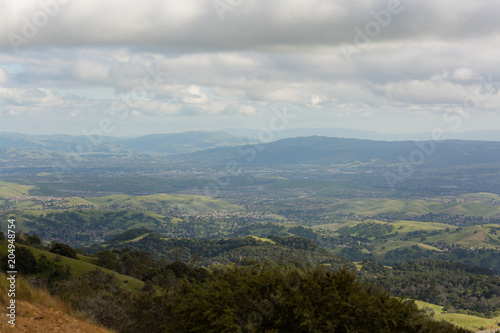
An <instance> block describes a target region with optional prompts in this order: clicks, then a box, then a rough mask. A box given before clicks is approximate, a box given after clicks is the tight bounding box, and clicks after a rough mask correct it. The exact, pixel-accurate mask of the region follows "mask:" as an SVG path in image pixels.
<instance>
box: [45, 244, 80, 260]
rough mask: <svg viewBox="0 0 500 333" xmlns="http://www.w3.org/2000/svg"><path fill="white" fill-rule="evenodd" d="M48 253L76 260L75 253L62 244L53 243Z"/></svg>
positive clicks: (69, 247)
mask: <svg viewBox="0 0 500 333" xmlns="http://www.w3.org/2000/svg"><path fill="white" fill-rule="evenodd" d="M50 252H52V253H55V254H59V255H62V256H65V257H69V258H73V259H78V257H77V256H76V251H75V250H74V249H73V248H72V247H71V246H69V245H66V244H63V243H57V242H56V243H55V244H54V245H53V246H52V248H51V249H50Z"/></svg>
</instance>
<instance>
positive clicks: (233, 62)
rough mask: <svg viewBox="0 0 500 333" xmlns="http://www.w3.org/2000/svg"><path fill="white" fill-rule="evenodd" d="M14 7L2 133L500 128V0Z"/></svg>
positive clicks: (235, 0) (7, 34)
mask: <svg viewBox="0 0 500 333" xmlns="http://www.w3.org/2000/svg"><path fill="white" fill-rule="evenodd" d="M0 6H1V8H2V10H1V12H0V131H7V132H19V133H28V134H72V135H81V134H84V133H92V132H96V131H101V132H102V133H104V134H106V135H111V136H138V135H144V134H150V133H171V132H182V131H190V130H210V131H214V130H220V129H224V128H240V127H245V128H253V129H261V130H262V129H271V130H273V131H274V130H275V131H278V130H280V129H282V128H285V127H286V128H301V127H310V128H325V127H334V128H337V127H338V128H352V129H358V130H370V131H377V132H382V133H416V132H432V131H435V130H444V131H447V132H464V131H472V130H496V129H498V124H499V123H500V122H499V120H500V112H499V111H500V93H498V90H499V88H500V20H498V13H500V1H496V0H477V1H470V0H439V1H436V0H418V1H417V0H400V1H398V0H373V1H369V0H359V1H353V0H185V1H175V0H141V1H138V0H137V1H127V0H99V1H97V0H85V1H76V0H36V1H30V0H23V1H19V0H1V1H0ZM279 115H281V116H282V117H281V118H279V117H278V116H279ZM283 115H285V118H286V121H283ZM276 117H278V119H279V120H281V122H279V121H278V122H277V121H276V119H277V118H276ZM278 123H279V125H277V124H278Z"/></svg>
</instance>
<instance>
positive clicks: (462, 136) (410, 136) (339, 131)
mask: <svg viewBox="0 0 500 333" xmlns="http://www.w3.org/2000/svg"><path fill="white" fill-rule="evenodd" d="M221 131H222V132H226V133H228V134H231V135H235V136H244V137H248V138H253V139H257V138H258V135H259V132H260V130H257V129H248V128H228V129H223V130H221ZM273 134H274V139H275V140H280V139H288V138H296V137H308V136H326V137H331V138H347V139H363V140H379V141H406V140H430V139H431V138H432V135H431V133H407V134H387V133H379V132H373V131H362V130H354V129H346V128H294V129H284V130H282V131H275V132H274V133H273ZM447 138H448V139H450V140H480V141H500V131H470V132H462V133H447Z"/></svg>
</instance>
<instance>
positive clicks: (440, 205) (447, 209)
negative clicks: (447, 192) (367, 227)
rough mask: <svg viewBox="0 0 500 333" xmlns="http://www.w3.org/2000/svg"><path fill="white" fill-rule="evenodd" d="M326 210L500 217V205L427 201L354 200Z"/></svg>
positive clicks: (360, 212)
mask: <svg viewBox="0 0 500 333" xmlns="http://www.w3.org/2000/svg"><path fill="white" fill-rule="evenodd" d="M478 200H479V199H478ZM325 209H326V211H327V212H335V213H346V214H347V213H355V214H361V215H377V214H383V213H391V212H398V213H404V214H408V215H422V214H427V213H433V214H449V215H468V216H483V217H500V206H499V205H487V204H482V203H480V202H460V203H445V202H440V201H425V200H411V201H409V200H383V199H353V200H342V201H339V202H335V203H332V204H330V205H327V206H325Z"/></svg>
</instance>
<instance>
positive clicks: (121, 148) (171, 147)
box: [0, 131, 248, 154]
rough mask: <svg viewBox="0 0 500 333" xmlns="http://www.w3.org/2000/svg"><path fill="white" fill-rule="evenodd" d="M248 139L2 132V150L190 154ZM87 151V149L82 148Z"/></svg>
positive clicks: (201, 134) (214, 134) (200, 133)
mask: <svg viewBox="0 0 500 333" xmlns="http://www.w3.org/2000/svg"><path fill="white" fill-rule="evenodd" d="M244 143H248V139H245V138H242V137H238V136H234V135H231V134H227V133H224V132H207V131H196V132H184V133H174V134H152V135H146V136H142V137H139V138H132V139H124V138H116V137H106V136H97V135H94V136H89V137H85V136H71V135H25V134H18V133H5V132H0V150H6V149H13V150H17V151H41V152H66V151H71V152H72V151H75V150H76V149H77V146H78V145H80V146H83V147H87V146H90V147H91V149H90V151H91V152H93V153H158V154H178V153H189V152H194V151H198V150H203V149H210V148H216V147H227V146H237V145H241V144H244ZM82 151H87V148H84V149H82Z"/></svg>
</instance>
